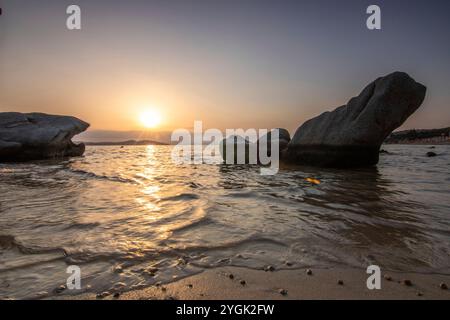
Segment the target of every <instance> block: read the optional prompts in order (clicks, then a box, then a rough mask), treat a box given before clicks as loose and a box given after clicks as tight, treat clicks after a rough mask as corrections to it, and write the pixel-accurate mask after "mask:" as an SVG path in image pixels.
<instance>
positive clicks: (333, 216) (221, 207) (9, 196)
mask: <svg viewBox="0 0 450 320" xmlns="http://www.w3.org/2000/svg"><path fill="white" fill-rule="evenodd" d="M385 149H388V151H390V152H391V154H387V155H382V156H381V161H380V164H379V165H378V167H376V168H371V169H359V170H330V169H317V168H311V167H297V168H294V167H283V168H281V170H280V172H279V174H277V175H275V176H261V175H260V174H259V168H258V167H257V166H226V165H175V164H173V163H172V162H171V159H170V151H171V149H170V147H165V146H149V147H139V146H136V147H127V148H123V149H121V148H120V147H89V148H88V150H87V153H86V156H85V157H84V158H77V159H70V160H64V161H41V162H35V163H26V164H7V165H0V177H1V179H0V193H1V198H0V279H1V280H0V297H2V296H3V297H4V296H10V297H16V298H23V297H37V296H48V295H53V294H54V293H53V290H54V288H56V287H58V286H59V285H61V284H63V283H65V280H66V278H67V274H66V273H65V271H66V269H65V268H66V267H67V266H68V265H70V264H78V265H80V267H81V268H82V273H83V283H84V285H85V286H87V285H90V286H91V287H90V289H89V290H91V291H94V292H98V291H101V290H111V289H112V288H113V287H114V285H117V283H121V284H122V285H124V286H126V288H132V287H133V286H134V288H136V287H141V286H147V285H150V284H152V283H155V282H158V281H163V282H164V281H172V280H173V279H176V278H179V277H183V276H186V275H190V274H193V273H196V272H200V271H202V270H203V269H205V268H211V267H215V266H223V265H236V266H246V267H250V268H263V267H264V266H266V265H272V266H275V267H276V268H301V267H306V266H308V267H310V266H336V265H342V266H355V267H366V266H367V265H369V264H373V263H375V264H378V265H380V266H382V268H385V269H395V270H400V271H424V272H425V271H426V272H440V273H449V269H450V268H449V267H450V231H449V230H450V216H449V215H448V213H449V212H450V210H449V209H450V203H449V194H450V190H449V185H450V184H449V182H450V174H449V169H448V168H449V162H450V153H449V147H448V146H438V147H436V150H435V151H436V152H437V153H438V154H439V156H438V157H436V158H427V157H425V156H424V154H425V153H426V152H427V147H426V146H387V147H385ZM308 178H309V179H308ZM287 262H289V263H287ZM288 265H289V266H288ZM156 269H157V271H155V270H156ZM84 288H86V287H84ZM68 293H69V292H68ZM69 294H70V293H69Z"/></svg>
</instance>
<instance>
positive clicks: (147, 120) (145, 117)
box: [139, 110, 162, 129]
mask: <svg viewBox="0 0 450 320" xmlns="http://www.w3.org/2000/svg"><path fill="white" fill-rule="evenodd" d="M161 120H162V119H161V115H160V114H159V112H157V111H156V110H147V111H144V112H142V113H141V114H140V115H139V121H140V122H141V124H142V125H143V126H144V127H146V128H149V129H150V128H155V127H157V126H158V125H159V124H160V123H161Z"/></svg>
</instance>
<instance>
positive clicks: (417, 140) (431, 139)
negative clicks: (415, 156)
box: [384, 127, 450, 144]
mask: <svg viewBox="0 0 450 320" xmlns="http://www.w3.org/2000/svg"><path fill="white" fill-rule="evenodd" d="M384 143H386V144H450V127H448V128H442V129H413V130H405V131H397V132H393V133H391V134H390V135H389V137H387V139H386V140H385V141H384Z"/></svg>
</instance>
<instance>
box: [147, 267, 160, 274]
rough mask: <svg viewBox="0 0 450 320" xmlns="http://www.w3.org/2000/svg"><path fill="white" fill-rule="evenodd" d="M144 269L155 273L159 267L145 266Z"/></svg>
mask: <svg viewBox="0 0 450 320" xmlns="http://www.w3.org/2000/svg"><path fill="white" fill-rule="evenodd" d="M146 271H147V272H149V273H157V272H158V271H159V269H158V268H155V267H150V268H147V269H146Z"/></svg>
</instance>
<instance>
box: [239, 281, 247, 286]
mask: <svg viewBox="0 0 450 320" xmlns="http://www.w3.org/2000/svg"><path fill="white" fill-rule="evenodd" d="M239 283H240V284H241V285H243V286H245V285H246V284H247V282H245V280H241V281H240V282H239Z"/></svg>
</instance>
